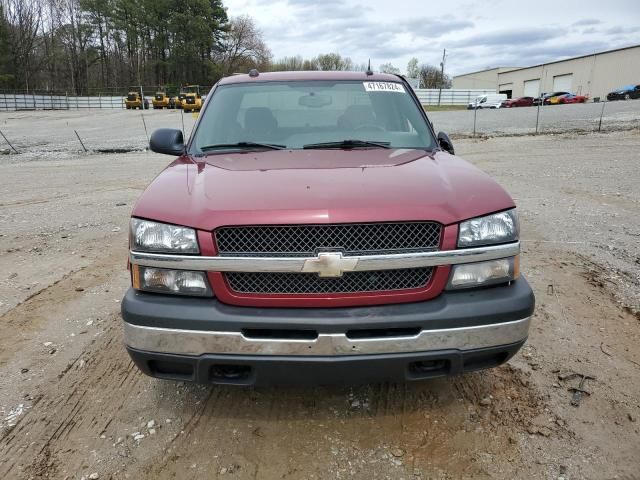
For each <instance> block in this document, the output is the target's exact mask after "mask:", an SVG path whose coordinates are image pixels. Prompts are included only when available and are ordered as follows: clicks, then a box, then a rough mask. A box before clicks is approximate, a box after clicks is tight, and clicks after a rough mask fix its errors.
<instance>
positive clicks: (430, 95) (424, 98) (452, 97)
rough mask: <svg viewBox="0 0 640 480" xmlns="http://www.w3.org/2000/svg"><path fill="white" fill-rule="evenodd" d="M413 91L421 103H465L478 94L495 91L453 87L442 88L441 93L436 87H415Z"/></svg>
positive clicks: (493, 91)
mask: <svg viewBox="0 0 640 480" xmlns="http://www.w3.org/2000/svg"><path fill="white" fill-rule="evenodd" d="M415 92H416V95H417V96H418V99H419V100H420V103H421V104H422V105H467V104H468V103H470V102H472V101H473V100H474V99H475V98H476V97H479V96H480V95H486V94H488V93H496V91H495V89H494V90H486V89H472V90H460V89H453V88H451V89H447V90H442V93H441V91H440V90H439V89H437V88H417V89H415Z"/></svg>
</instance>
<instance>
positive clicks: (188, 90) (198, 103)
mask: <svg viewBox="0 0 640 480" xmlns="http://www.w3.org/2000/svg"><path fill="white" fill-rule="evenodd" d="M183 91H184V93H185V97H184V100H182V109H183V110H184V111H185V112H192V111H193V112H199V111H200V109H201V108H202V95H200V85H186V86H185V87H184V88H183Z"/></svg>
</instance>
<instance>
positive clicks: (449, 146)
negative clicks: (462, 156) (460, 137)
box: [438, 132, 455, 155]
mask: <svg viewBox="0 0 640 480" xmlns="http://www.w3.org/2000/svg"><path fill="white" fill-rule="evenodd" d="M438 145H440V148H442V149H443V150H444V151H445V152H449V153H450V154H451V155H455V151H454V149H453V142H452V141H451V139H450V138H449V136H448V135H447V134H446V133H444V132H439V133H438Z"/></svg>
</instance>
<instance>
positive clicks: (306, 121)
mask: <svg viewBox="0 0 640 480" xmlns="http://www.w3.org/2000/svg"><path fill="white" fill-rule="evenodd" d="M345 140H348V141H349V142H345V143H344V145H345V146H346V147H348V148H380V145H384V146H386V147H387V148H419V149H427V150H432V149H433V148H434V147H435V143H434V141H433V137H432V135H431V133H430V131H429V128H428V126H427V123H426V122H425V120H424V117H423V116H422V114H421V112H420V110H419V108H418V106H417V105H416V104H415V102H414V101H413V98H412V97H411V95H410V94H409V93H407V92H406V91H405V87H404V85H403V84H401V83H396V82H358V81H352V82H347V81H338V82H336V81H294V82H269V83H251V84H247V83H240V84H230V85H221V86H219V87H217V88H216V89H215V91H214V93H213V97H212V98H211V100H210V102H209V104H208V106H207V108H206V110H205V112H204V113H203V115H202V118H201V119H200V123H199V125H198V128H197V131H196V132H195V136H194V140H193V142H192V150H193V151H194V152H195V153H200V152H202V151H212V150H214V149H216V146H218V147H219V149H233V148H234V147H233V146H234V145H237V144H242V147H245V148H247V147H248V146H249V145H250V144H253V147H254V148H259V146H258V145H256V144H262V145H265V144H273V145H278V146H280V147H284V148H287V149H300V148H304V147H305V146H311V145H313V146H314V147H317V146H318V145H317V144H324V143H326V144H327V148H339V147H340V145H336V144H341V143H343V142H344V141H345ZM354 140H357V141H359V142H360V143H358V142H354ZM376 143H377V144H380V145H375V144H376ZM330 144H333V145H330Z"/></svg>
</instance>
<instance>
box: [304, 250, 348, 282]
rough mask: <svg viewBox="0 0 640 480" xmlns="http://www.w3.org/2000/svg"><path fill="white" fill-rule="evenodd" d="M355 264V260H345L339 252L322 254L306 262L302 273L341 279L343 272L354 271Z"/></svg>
mask: <svg viewBox="0 0 640 480" xmlns="http://www.w3.org/2000/svg"><path fill="white" fill-rule="evenodd" d="M357 263H358V259H357V258H349V257H346V258H345V257H343V256H342V253H340V252H322V253H319V254H318V257H317V258H309V259H308V260H306V261H305V262H304V266H303V267H302V271H303V272H307V273H317V274H318V275H319V276H321V277H341V276H342V273H343V272H352V271H354V270H355V269H356V264H357Z"/></svg>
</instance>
